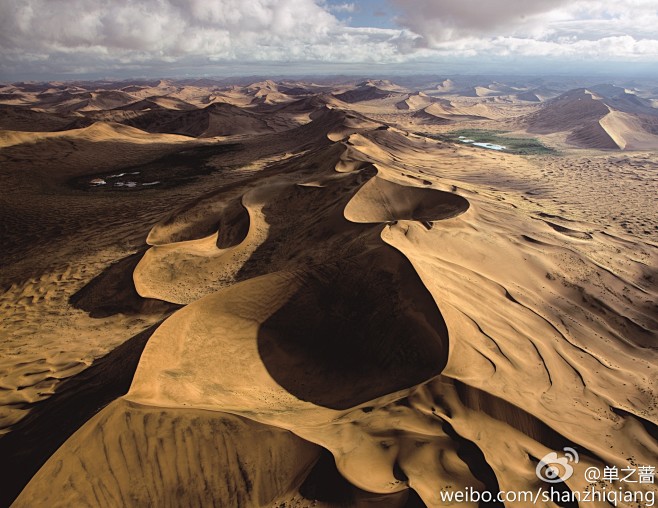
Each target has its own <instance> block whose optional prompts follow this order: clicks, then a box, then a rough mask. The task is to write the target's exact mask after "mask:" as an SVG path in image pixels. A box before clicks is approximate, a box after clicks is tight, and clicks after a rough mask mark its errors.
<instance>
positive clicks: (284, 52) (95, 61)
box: [0, 0, 658, 80]
mask: <svg viewBox="0 0 658 508" xmlns="http://www.w3.org/2000/svg"><path fill="white" fill-rule="evenodd" d="M396 72H399V73H443V74H446V73H455V74H457V73H462V74H465V73H478V72H479V73H491V72H498V73H554V74H561V73H585V72H593V73H613V74H614V73H617V74H623V73H639V74H642V73H645V74H646V73H650V74H654V75H655V74H658V1H657V0H623V1H620V0H360V1H341V0H111V1H110V0H0V80H8V79H55V78H57V79H62V78H70V79H74V78H77V77H84V78H90V77H147V76H151V77H153V76H170V77H181V76H195V75H207V76H213V75H214V76H222V75H223V76H227V75H256V74H274V75H294V74H314V73H324V74H338V73H357V74H376V73H396Z"/></svg>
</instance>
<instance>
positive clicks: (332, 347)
mask: <svg viewBox="0 0 658 508" xmlns="http://www.w3.org/2000/svg"><path fill="white" fill-rule="evenodd" d="M299 277H300V278H301V285H300V289H299V290H297V291H296V292H295V293H294V294H293V296H291V297H290V299H289V300H288V302H287V303H286V304H284V305H283V307H281V308H280V309H279V310H278V311H276V312H275V313H274V314H273V315H272V316H271V317H270V318H269V319H267V320H266V321H265V322H264V323H263V324H262V325H261V327H260V332H259V335H258V349H259V352H260V355H261V357H262V360H263V363H264V364H265V366H266V368H267V370H268V371H269V373H270V374H271V375H272V377H273V378H274V379H275V380H276V381H277V383H279V384H280V385H281V386H282V387H284V388H285V389H286V390H287V391H289V392H290V393H292V394H293V395H295V396H296V397H298V398H300V399H302V400H306V401H309V402H312V403H314V404H318V405H321V406H325V407H330V408H333V409H346V408H349V407H353V406H356V405H358V404H361V403H363V402H366V401H368V400H371V399H374V398H376V397H379V396H382V395H385V394H387V393H391V392H394V391H397V390H401V389H403V388H408V387H411V386H414V385H416V384H418V383H421V382H423V381H425V380H427V379H429V378H431V377H433V376H435V375H437V374H439V373H440V372H441V370H442V369H443V367H444V366H445V363H446V360H447V357H448V330H447V328H446V324H445V322H444V320H443V317H442V316H441V313H440V312H439V309H438V308H437V306H436V304H435V303H434V300H433V299H432V296H431V295H430V293H429V292H428V291H427V289H426V288H425V286H424V285H423V283H422V282H421V280H420V278H419V277H418V274H417V273H416V272H415V270H414V269H413V267H412V266H411V263H409V261H408V260H407V259H406V258H405V257H404V256H403V255H402V254H401V253H400V252H398V251H397V250H395V249H393V248H391V247H388V246H383V247H381V248H378V249H375V250H373V251H371V252H368V253H367V254H364V255H360V256H357V257H355V258H352V259H347V260H344V261H341V262H338V263H335V264H332V265H330V266H326V267H323V268H320V269H316V270H313V271H310V272H308V273H304V274H301V275H300V276H299Z"/></svg>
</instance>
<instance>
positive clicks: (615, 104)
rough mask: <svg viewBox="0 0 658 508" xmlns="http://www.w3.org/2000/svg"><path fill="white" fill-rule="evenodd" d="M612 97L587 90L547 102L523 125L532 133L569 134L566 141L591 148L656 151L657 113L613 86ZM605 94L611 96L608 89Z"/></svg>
mask: <svg viewBox="0 0 658 508" xmlns="http://www.w3.org/2000/svg"><path fill="white" fill-rule="evenodd" d="M612 89H613V92H614V93H615V95H614V96H613V97H612V98H609V97H604V96H602V95H597V94H596V93H595V92H591V91H589V90H586V89H579V90H574V91H571V92H568V93H566V94H563V95H561V96H559V97H557V98H555V99H552V100H550V101H548V102H547V103H546V105H545V106H544V107H543V108H542V109H540V110H539V111H538V112H536V113H532V114H530V115H528V116H527V117H526V118H525V120H524V122H525V124H526V125H527V128H528V131H529V132H537V133H551V132H565V131H566V132H568V133H569V134H568V137H567V141H568V142H570V143H572V144H574V145H578V146H583V147H592V148H613V149H614V148H621V149H639V150H642V149H653V148H655V147H657V146H658V138H657V137H656V133H655V132H656V129H655V125H656V124H657V122H658V114H657V113H656V111H654V110H653V108H651V107H650V106H649V104H648V103H647V102H646V101H643V100H642V99H640V98H638V97H636V96H635V95H632V94H628V93H625V92H624V91H623V89H622V90H621V92H619V91H618V90H617V89H616V87H612ZM602 90H603V91H607V92H608V93H610V89H609V88H605V87H604V88H603V89H602Z"/></svg>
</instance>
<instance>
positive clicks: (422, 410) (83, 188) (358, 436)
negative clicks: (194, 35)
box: [0, 80, 658, 508]
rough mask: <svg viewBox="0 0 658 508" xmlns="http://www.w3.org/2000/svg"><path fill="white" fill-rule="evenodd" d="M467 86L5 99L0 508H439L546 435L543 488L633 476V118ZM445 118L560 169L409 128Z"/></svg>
mask: <svg viewBox="0 0 658 508" xmlns="http://www.w3.org/2000/svg"><path fill="white" fill-rule="evenodd" d="M469 85H470V86H466V84H464V83H458V82H455V81H451V80H445V81H440V82H439V83H432V86H429V85H428V86H425V87H423V88H422V92H421V91H419V90H418V89H416V90H414V89H411V88H409V87H402V86H398V85H395V84H393V83H391V82H387V81H372V80H369V81H364V82H360V83H356V84H351V83H338V84H334V85H333V86H328V85H326V84H317V83H316V84H313V83H305V82H298V83H296V82H281V83H275V82H272V81H264V82H260V83H252V84H248V85H246V84H245V86H242V85H240V86H238V85H232V86H222V85H220V84H217V83H214V82H212V81H210V82H205V81H198V82H188V83H177V82H173V81H161V82H153V83H133V84H126V86H121V87H120V90H113V89H111V88H110V85H109V84H108V85H107V87H100V86H97V87H96V88H95V89H94V90H93V91H91V90H86V89H85V86H88V87H89V85H85V84H83V83H78V84H76V85H59V84H56V83H55V84H48V85H45V84H44V85H42V86H41V87H39V86H37V85H28V84H15V85H8V86H6V87H4V89H0V92H1V93H2V94H3V95H2V97H5V100H4V101H3V100H2V99H1V98H0V102H4V105H3V106H2V111H3V116H1V117H0V128H1V129H2V130H0V163H1V164H2V169H0V182H1V183H2V185H3V186H4V188H5V189H7V192H6V193H4V195H2V196H0V203H1V204H2V207H1V209H2V211H3V212H2V213H3V216H2V217H0V219H5V220H3V221H2V224H3V225H2V229H0V235H1V237H0V240H2V241H3V242H4V244H5V245H6V246H7V255H6V257H4V259H3V265H4V267H3V275H2V278H1V282H2V284H1V286H2V287H3V293H2V296H0V309H2V312H3V318H2V319H3V330H4V331H3V332H2V333H3V340H1V341H0V347H2V348H3V350H2V355H1V358H2V359H1V361H0V409H1V411H0V424H1V425H0V431H2V432H3V433H4V435H2V436H0V453H2V455H3V457H5V458H6V460H7V461H10V462H11V463H12V464H14V467H13V468H12V469H13V470H12V471H9V472H7V474H6V475H5V477H4V478H3V480H2V481H3V482H6V484H3V486H2V487H3V488H2V489H0V490H2V491H3V497H2V499H1V500H0V503H2V505H9V504H12V503H13V504H12V506H15V507H33V506H82V505H86V506H151V505H153V506H187V505H190V506H192V505H194V506H200V505H204V506H205V505H217V506H277V507H280V508H281V507H284V508H293V507H305V506H318V507H333V506H336V507H337V506H355V507H356V506H372V505H375V504H377V505H381V506H391V507H405V506H406V507H410V506H423V505H425V506H429V507H440V506H443V503H442V501H441V498H440V493H441V492H442V491H446V490H459V489H463V488H466V487H473V488H475V489H484V488H487V489H489V490H492V491H502V490H505V491H511V490H535V491H536V490H537V489H538V488H540V487H546V484H544V483H542V482H541V481H540V480H539V479H538V478H537V476H536V474H535V468H536V466H537V463H538V461H539V460H540V459H541V457H543V456H544V455H546V454H547V453H549V452H550V451H553V450H560V449H561V448H562V447H564V446H575V447H577V448H578V450H579V452H580V462H579V463H578V464H574V468H575V470H576V473H575V474H574V475H573V476H572V477H571V478H570V479H569V480H567V481H566V482H565V484H564V485H563V486H562V487H561V488H563V489H570V490H584V489H585V488H586V487H587V482H586V481H585V479H584V471H585V470H586V469H587V468H588V467H590V466H597V467H600V468H603V467H604V466H617V467H620V468H621V467H626V466H628V465H629V464H630V465H635V466H637V465H654V464H656V463H658V427H657V424H658V397H657V392H656V390H657V387H656V379H658V377H657V376H656V375H655V373H656V366H657V363H658V354H657V353H656V348H655V345H656V338H657V336H656V334H657V333H658V319H657V317H656V316H658V312H657V311H658V306H657V304H656V302H657V301H658V280H657V279H656V277H657V276H658V248H657V246H658V244H657V243H656V239H657V238H658V236H657V235H658V222H657V221H658V220H657V219H656V216H657V215H658V214H656V213H655V212H656V210H655V206H656V204H655V192H654V191H655V190H656V187H657V186H658V176H657V174H656V170H658V160H657V159H656V156H655V154H652V153H650V152H646V151H645V152H637V153H636V152H633V151H631V150H649V149H650V148H655V147H656V146H657V145H656V139H658V136H657V135H656V133H657V131H656V129H655V124H654V119H655V118H656V116H655V112H654V110H653V109H652V107H651V105H650V102H649V101H648V100H645V99H644V98H641V97H639V96H636V95H635V94H631V93H627V92H625V91H623V89H622V92H620V91H619V89H617V88H616V87H612V88H605V87H599V88H598V89H597V88H596V87H590V88H583V89H575V90H571V91H565V93H561V94H560V93H559V92H557V93H555V92H554V91H553V90H552V89H551V88H548V87H542V86H540V85H538V84H533V85H532V86H531V85H527V86H525V87H524V86H521V85H520V84H519V83H511V84H504V83H500V82H497V83H489V84H485V83H479V82H475V83H470V84H469ZM114 87H115V88H117V86H116V84H115V85H114ZM464 90H471V91H472V93H470V92H464ZM597 90H598V91H597ZM524 94H525V95H524ZM58 96H59V97H60V99H59V100H58V99H57V97H58ZM531 96H532V97H534V99H533V98H532V97H531ZM611 97H612V98H611ZM4 112H6V113H7V114H6V115H4ZM37 122H38V124H39V125H40V126H43V127H42V128H41V130H37V129H36V128H35V123H37ZM464 126H465V127H468V128H473V126H477V127H478V128H487V129H497V130H503V131H510V130H514V132H515V135H525V136H531V135H534V134H537V135H538V136H540V139H542V140H544V141H545V142H546V143H549V144H551V145H552V146H555V147H557V148H558V149H559V150H561V151H562V153H560V154H559V155H541V156H539V155H537V156H527V157H525V156H521V155H514V154H511V153H506V152H504V151H503V152H496V151H493V150H486V149H479V148H477V147H474V146H468V145H466V144H463V143H459V142H449V141H439V140H437V139H434V138H435V137H437V135H439V134H442V133H445V132H448V129H456V128H461V127H464ZM584 147H585V148H584ZM622 150H624V151H622ZM168 161H169V162H168ZM606 165H612V166H613V167H614V168H615V170H616V171H617V173H616V175H614V177H615V178H616V180H612V181H614V182H617V183H618V184H617V185H615V186H614V187H615V188H610V186H608V181H610V178H611V177H609V176H606V175H609V174H610V173H605V174H604V169H603V168H605V167H606ZM565 168H566V169H565ZM574 168H577V170H575V169H574ZM599 192H601V193H603V195H607V196H608V199H607V200H603V199H601V198H600V195H601V194H599ZM574 193H575V196H574ZM624 213H629V214H630V215H632V216H633V217H634V218H635V220H636V221H637V222H636V223H633V226H632V227H637V228H638V229H637V231H636V230H633V229H630V228H631V225H629V223H627V222H623V221H626V220H627V219H625V218H624V217H626V216H625V215H624ZM598 217H601V219H599V218H598ZM610 217H615V219H610ZM628 220H631V219H630V218H629V219H628ZM624 224H626V225H624ZM46 326H49V328H48V329H46ZM131 337H132V338H131ZM626 487H627V488H629V489H631V490H633V489H645V490H653V491H654V492H655V490H656V487H655V485H648V484H642V485H640V484H628V485H626ZM594 505H595V506H599V505H597V504H596V503H595V504H594ZM470 506H477V504H476V503H472V504H471V505H470ZM510 506H519V507H521V506H524V505H523V504H522V503H517V504H514V503H511V504H510ZM548 506H553V505H548ZM600 506H603V505H602V504H600Z"/></svg>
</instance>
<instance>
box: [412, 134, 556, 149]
mask: <svg viewBox="0 0 658 508" xmlns="http://www.w3.org/2000/svg"><path fill="white" fill-rule="evenodd" d="M506 132H507V131H489V130H483V129H461V130H457V131H452V132H447V133H445V134H436V135H428V134H422V135H423V136H426V137H430V138H433V139H439V140H441V141H449V142H454V143H460V144H463V145H471V146H477V145H473V144H472V143H464V142H462V141H461V140H462V139H472V140H473V141H474V142H476V143H491V144H493V145H501V146H504V147H505V149H503V150H500V151H501V152H505V153H513V154H517V155H555V154H557V152H556V151H555V150H554V149H552V148H549V147H547V146H546V145H544V144H542V143H541V142H540V141H539V140H538V139H536V138H513V137H509V136H506V135H505V134H506ZM478 148H480V147H478ZM483 149H484V150H487V148H483Z"/></svg>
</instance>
